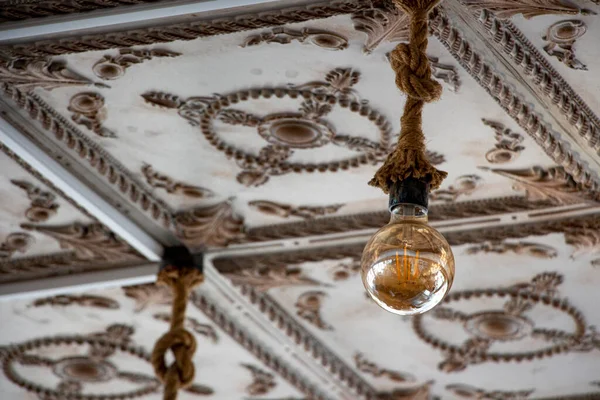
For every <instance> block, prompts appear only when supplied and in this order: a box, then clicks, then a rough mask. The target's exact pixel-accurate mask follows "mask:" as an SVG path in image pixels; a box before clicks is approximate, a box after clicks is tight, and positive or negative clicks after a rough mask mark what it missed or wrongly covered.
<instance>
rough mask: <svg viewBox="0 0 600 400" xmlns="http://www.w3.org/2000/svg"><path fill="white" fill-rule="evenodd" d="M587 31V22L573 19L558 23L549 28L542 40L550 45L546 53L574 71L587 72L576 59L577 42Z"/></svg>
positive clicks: (584, 66)
mask: <svg viewBox="0 0 600 400" xmlns="http://www.w3.org/2000/svg"><path fill="white" fill-rule="evenodd" d="M586 31H587V26H586V25H585V22H583V21H581V20H576V19H571V20H566V21H558V22H555V23H553V24H552V25H550V26H549V27H548V29H547V30H546V33H545V34H544V35H543V36H542V39H543V40H545V41H547V42H548V44H546V45H545V46H544V51H545V52H546V53H548V55H551V56H554V57H556V58H557V59H558V60H559V61H561V62H562V63H563V64H565V65H566V66H567V67H569V68H572V69H580V70H583V71H587V67H586V65H585V64H583V63H582V62H581V61H579V60H578V59H577V58H576V57H575V49H574V46H575V41H577V39H579V38H580V37H582V36H583V35H584V34H585V32H586Z"/></svg>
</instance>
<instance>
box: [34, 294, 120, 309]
mask: <svg viewBox="0 0 600 400" xmlns="http://www.w3.org/2000/svg"><path fill="white" fill-rule="evenodd" d="M46 305H49V306H52V307H54V306H63V307H64V306H72V305H78V306H81V307H92V308H106V309H111V310H116V309H118V308H119V303H118V302H117V301H115V300H113V299H110V298H108V297H105V296H96V295H90V294H83V295H67V294H61V295H58V296H51V297H44V298H41V299H37V300H35V301H34V302H33V303H32V306H33V307H42V306H46Z"/></svg>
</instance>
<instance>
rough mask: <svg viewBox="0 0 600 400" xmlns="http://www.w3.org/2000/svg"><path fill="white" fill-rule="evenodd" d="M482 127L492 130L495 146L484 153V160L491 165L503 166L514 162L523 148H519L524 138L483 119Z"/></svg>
mask: <svg viewBox="0 0 600 400" xmlns="http://www.w3.org/2000/svg"><path fill="white" fill-rule="evenodd" d="M481 121H482V122H483V123H484V125H486V126H489V127H490V128H492V129H493V130H494V132H495V133H496V134H495V137H496V144H495V146H494V148H493V149H492V150H489V151H488V152H487V153H485V158H486V159H487V160H488V161H489V162H490V163H492V164H505V163H508V162H511V161H513V160H515V159H516V158H517V157H519V155H520V154H521V152H522V151H523V150H525V147H523V146H521V143H523V140H525V138H524V137H523V135H521V134H520V133H516V132H513V131H511V130H510V129H509V128H506V127H505V126H504V124H501V123H499V122H495V121H491V120H489V119H485V118H483V119H482V120H481Z"/></svg>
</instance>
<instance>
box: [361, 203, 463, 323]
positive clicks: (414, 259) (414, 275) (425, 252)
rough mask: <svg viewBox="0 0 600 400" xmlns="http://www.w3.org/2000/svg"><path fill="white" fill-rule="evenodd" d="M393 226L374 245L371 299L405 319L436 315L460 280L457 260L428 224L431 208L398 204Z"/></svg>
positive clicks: (370, 248)
mask: <svg viewBox="0 0 600 400" xmlns="http://www.w3.org/2000/svg"><path fill="white" fill-rule="evenodd" d="M391 212H392V217H391V220H390V222H389V223H388V224H387V225H386V226H384V227H383V228H381V229H380V230H378V231H377V233H375V235H373V237H372V238H371V239H370V240H369V242H368V243H367V245H366V246H365V249H364V251H363V255H362V260H361V277H362V280H363V284H364V285H365V289H367V293H369V296H371V298H373V300H375V302H376V303H377V304H378V305H379V306H381V307H382V308H383V309H385V310H387V311H389V312H391V313H394V314H399V315H415V314H421V313H424V312H426V311H429V310H431V309H432V308H433V307H435V306H436V305H437V304H438V303H439V302H441V301H442V299H443V298H444V296H445V295H446V293H448V291H449V290H450V287H451V286H452V281H453V280H454V255H453V254H452V249H451V248H450V245H449V244H448V242H447V241H446V239H444V237H443V236H442V235H441V234H440V233H439V232H438V231H436V230H435V229H434V228H432V227H431V226H429V225H428V224H427V209H426V208H424V207H421V206H418V205H414V204H398V205H396V206H395V207H394V208H393V209H392V211H391Z"/></svg>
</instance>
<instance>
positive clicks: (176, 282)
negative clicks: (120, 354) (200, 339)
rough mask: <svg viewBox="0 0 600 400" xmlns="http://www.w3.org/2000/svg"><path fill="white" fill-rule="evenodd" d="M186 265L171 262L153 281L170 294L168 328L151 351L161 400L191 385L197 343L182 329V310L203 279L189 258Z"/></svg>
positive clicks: (173, 398) (183, 317) (183, 311)
mask: <svg viewBox="0 0 600 400" xmlns="http://www.w3.org/2000/svg"><path fill="white" fill-rule="evenodd" d="M168 250H169V249H167V251H168ZM178 251H181V250H178ZM185 252H186V253H187V250H186V251H185ZM187 255H189V253H187ZM178 264H179V265H178ZM185 264H187V265H185ZM185 264H183V265H182V263H181V262H174V263H173V265H167V266H166V267H164V268H162V269H161V271H160V272H159V273H158V277H157V280H156V283H157V284H162V285H167V286H169V287H170V288H171V290H172V291H173V304H172V309H171V327H170V329H169V331H168V332H167V333H165V334H164V335H163V336H161V337H160V339H158V341H157V342H156V344H155V345H154V349H153V350H152V366H153V367H154V372H155V374H156V376H157V377H158V378H159V379H160V381H161V382H162V383H163V384H164V395H163V399H164V400H175V399H177V391H178V390H179V389H185V388H187V387H188V386H190V385H191V384H192V382H193V381H194V363H193V360H192V358H193V356H194V352H195V351H196V339H195V338H194V335H193V334H192V333H191V332H190V331H188V330H186V329H185V327H184V324H185V310H186V307H187V301H188V297H189V295H190V292H191V291H192V289H193V288H194V287H196V286H197V285H199V284H200V283H201V282H202V281H203V280H204V276H203V275H202V272H201V271H200V270H199V269H197V268H196V267H195V266H194V263H193V259H192V257H191V256H189V259H188V260H186V262H185ZM168 350H171V352H172V353H173V356H174V362H173V363H172V364H171V365H169V366H167V364H166V361H165V356H166V353H167V351H168Z"/></svg>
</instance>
